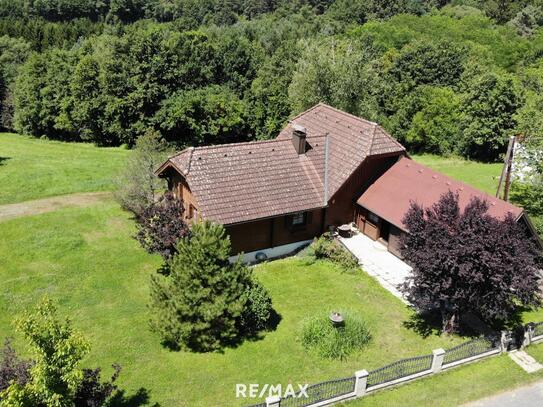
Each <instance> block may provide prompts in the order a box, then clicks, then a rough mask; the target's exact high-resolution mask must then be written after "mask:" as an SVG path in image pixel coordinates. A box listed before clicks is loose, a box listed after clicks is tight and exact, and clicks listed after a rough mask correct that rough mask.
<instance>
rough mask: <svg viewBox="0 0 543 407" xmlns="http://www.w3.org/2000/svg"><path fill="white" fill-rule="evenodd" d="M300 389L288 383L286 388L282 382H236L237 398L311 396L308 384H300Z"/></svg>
mask: <svg viewBox="0 0 543 407" xmlns="http://www.w3.org/2000/svg"><path fill="white" fill-rule="evenodd" d="M297 386H298V390H295V388H294V385H292V384H287V385H286V386H285V387H284V389H283V386H282V385H280V384H276V385H273V384H263V385H260V384H258V383H252V384H248V385H247V384H243V383H238V384H236V397H237V398H252V399H254V398H264V397H273V396H277V397H281V398H285V397H296V398H302V397H305V398H307V397H309V396H308V395H307V388H308V387H309V385H308V384H298V385H297Z"/></svg>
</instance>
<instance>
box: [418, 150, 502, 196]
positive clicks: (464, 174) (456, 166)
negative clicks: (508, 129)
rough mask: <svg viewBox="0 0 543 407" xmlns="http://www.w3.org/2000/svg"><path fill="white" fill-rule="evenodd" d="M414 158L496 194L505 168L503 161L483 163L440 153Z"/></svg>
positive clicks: (491, 193)
mask: <svg viewBox="0 0 543 407" xmlns="http://www.w3.org/2000/svg"><path fill="white" fill-rule="evenodd" d="M412 158H413V159H414V160H415V161H417V162H419V163H421V164H423V165H426V166H428V167H430V168H432V169H433V170H435V171H439V172H441V173H443V174H445V175H448V176H449V177H451V178H453V179H456V180H459V181H462V182H465V183H466V184H468V185H471V186H473V187H475V188H478V189H480V190H481V191H485V192H486V193H488V194H490V195H492V196H494V195H496V190H497V189H498V182H499V180H500V174H501V171H502V168H503V164H501V163H492V164H488V163H481V162H476V161H467V160H464V159H462V158H458V157H440V156H438V155H431V154H424V155H413V156H412Z"/></svg>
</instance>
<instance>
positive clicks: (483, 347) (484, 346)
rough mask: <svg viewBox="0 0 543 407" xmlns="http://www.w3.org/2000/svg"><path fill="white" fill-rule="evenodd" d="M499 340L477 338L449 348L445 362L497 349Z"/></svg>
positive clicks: (444, 358)
mask: <svg viewBox="0 0 543 407" xmlns="http://www.w3.org/2000/svg"><path fill="white" fill-rule="evenodd" d="M498 346H499V345H498V341H497V340H495V339H490V338H484V337H481V338H476V339H473V340H471V341H469V342H465V343H462V344H460V345H458V346H455V347H454V348H451V349H448V350H447V351H446V352H445V356H444V357H443V364H444V365H446V364H449V363H453V362H456V361H458V360H462V359H467V358H470V357H473V356H477V355H480V354H481V353H485V352H488V351H491V350H493V349H496V347H498Z"/></svg>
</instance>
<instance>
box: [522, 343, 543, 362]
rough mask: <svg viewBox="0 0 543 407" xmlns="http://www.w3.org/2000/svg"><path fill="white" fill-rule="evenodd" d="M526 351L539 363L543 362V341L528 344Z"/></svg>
mask: <svg viewBox="0 0 543 407" xmlns="http://www.w3.org/2000/svg"><path fill="white" fill-rule="evenodd" d="M526 352H527V353H529V354H530V355H531V356H532V357H533V358H534V359H535V360H537V361H538V362H539V363H543V342H541V343H538V344H534V345H530V346H528V347H527V348H526Z"/></svg>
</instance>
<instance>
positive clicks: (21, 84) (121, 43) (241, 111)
mask: <svg viewBox="0 0 543 407" xmlns="http://www.w3.org/2000/svg"><path fill="white" fill-rule="evenodd" d="M540 25H543V0H535V1H526V0H518V1H507V0H452V1H447V0H391V1H381V0H354V1H349V0H335V1H332V0H256V1H251V0H229V1H219V0H0V73H1V75H0V82H1V83H0V97H1V104H0V124H1V126H2V127H3V129H4V130H7V131H16V132H18V133H22V134H30V135H33V136H36V137H44V138H49V139H57V140H67V141H87V142H93V143H95V144H97V145H102V146H116V145H127V146H128V147H130V146H133V145H134V143H135V140H136V139H137V138H138V137H139V136H140V135H142V134H144V133H145V132H147V131H149V130H154V131H158V132H160V134H162V136H163V137H164V138H165V139H166V140H167V141H169V142H172V143H174V144H175V145H176V146H178V147H183V146H187V145H205V144H211V143H227V142H235V141H245V140H251V139H266V138H272V137H275V136H276V135H277V133H278V131H279V130H280V129H281V128H282V126H283V125H284V124H285V122H286V120H287V119H288V118H289V117H291V116H292V115H294V114H297V113H299V112H301V111H303V110H305V109H307V108H309V107H311V106H312V105H313V104H315V103H317V102H319V101H322V102H326V103H328V104H331V105H333V106H335V107H337V108H339V109H343V110H346V111H348V112H350V113H353V114H356V115H359V116H362V117H364V118H367V119H369V120H372V121H376V122H379V123H380V124H381V125H382V126H383V127H384V128H385V129H387V130H388V131H389V132H390V133H391V134H392V135H393V136H394V137H396V138H397V139H399V140H400V141H401V142H402V143H404V144H405V145H406V146H407V147H408V148H409V150H410V151H413V152H429V153H436V154H441V155H451V154H454V155H461V156H464V157H467V158H471V159H478V160H484V161H496V160H499V159H501V158H502V157H503V153H504V152H505V149H506V146H507V142H508V138H509V136H511V135H519V136H521V137H522V138H523V139H525V140H529V141H531V142H533V143H541V144H543V141H542V139H541V136H540V134H541V130H542V129H543V30H541V29H540Z"/></svg>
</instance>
